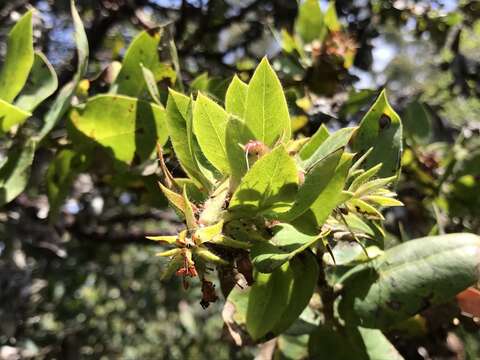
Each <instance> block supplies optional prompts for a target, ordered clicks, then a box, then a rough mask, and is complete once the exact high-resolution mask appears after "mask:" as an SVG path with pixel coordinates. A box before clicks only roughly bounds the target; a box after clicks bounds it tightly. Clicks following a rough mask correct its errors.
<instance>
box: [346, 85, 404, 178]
mask: <svg viewBox="0 0 480 360" xmlns="http://www.w3.org/2000/svg"><path fill="white" fill-rule="evenodd" d="M351 146H352V150H353V151H354V152H365V151H367V150H368V149H369V148H370V147H373V150H372V152H371V153H370V155H369V156H368V157H367V159H366V160H365V163H364V166H365V167H366V168H370V167H372V166H374V165H377V164H379V163H382V164H383V165H382V168H381V169H380V171H379V173H378V176H380V177H388V176H392V175H397V174H398V171H399V168H400V158H401V154H402V123H401V121H400V117H399V116H398V115H397V113H396V112H395V111H394V110H393V109H392V107H391V106H390V105H389V103H388V101H387V96H386V94H385V90H384V91H382V92H381V94H380V96H379V97H378V98H377V100H376V101H375V103H374V104H373V106H372V107H371V108H370V110H369V111H368V113H367V114H366V115H365V117H364V118H363V119H362V121H361V123H360V125H359V127H358V130H357V131H356V133H355V135H354V136H353V137H352V141H351Z"/></svg>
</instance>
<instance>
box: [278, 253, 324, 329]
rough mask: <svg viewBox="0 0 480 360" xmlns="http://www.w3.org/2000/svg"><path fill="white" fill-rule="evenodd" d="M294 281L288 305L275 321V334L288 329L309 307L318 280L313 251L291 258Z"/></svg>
mask: <svg viewBox="0 0 480 360" xmlns="http://www.w3.org/2000/svg"><path fill="white" fill-rule="evenodd" d="M289 264H290V268H291V269H292V272H293V282H292V285H291V288H290V293H289V298H288V302H287V304H288V305H287V307H286V308H285V310H284V311H283V313H282V314H281V316H280V319H279V320H278V321H277V322H276V323H275V326H274V327H273V332H274V334H275V335H278V334H281V333H282V332H284V331H285V330H287V329H288V328H289V327H290V326H291V325H292V324H293V323H294V322H295V320H297V319H298V317H299V316H300V314H301V313H302V312H303V310H304V309H305V308H306V307H307V305H308V303H309V301H310V299H311V297H312V295H313V291H314V290H315V286H316V285H317V281H318V272H319V268H318V263H317V259H316V258H315V255H313V253H312V252H310V251H308V252H304V253H301V254H299V255H297V256H295V257H294V258H293V259H292V260H290V263H289Z"/></svg>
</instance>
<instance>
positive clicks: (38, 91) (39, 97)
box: [15, 53, 58, 112]
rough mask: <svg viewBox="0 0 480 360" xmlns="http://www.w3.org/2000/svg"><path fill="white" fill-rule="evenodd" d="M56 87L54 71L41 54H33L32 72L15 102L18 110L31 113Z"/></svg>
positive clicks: (56, 80)
mask: <svg viewBox="0 0 480 360" xmlns="http://www.w3.org/2000/svg"><path fill="white" fill-rule="evenodd" d="M57 87H58V79H57V74H56V73H55V70H54V69H53V67H52V65H51V64H50V63H49V62H48V59H47V58H46V57H45V55H43V54H42V53H35V60H34V62H33V67H32V70H31V71H30V75H29V77H28V81H27V83H26V85H25V87H24V88H23V90H22V92H21V94H20V96H19V97H18V98H17V100H16V101H15V105H16V106H18V107H19V108H21V109H23V110H25V111H30V112H32V111H33V110H34V109H35V108H36V107H37V106H38V105H40V104H41V103H42V102H43V101H44V100H45V99H46V98H48V97H49V96H50V95H52V94H53V93H54V92H55V90H57Z"/></svg>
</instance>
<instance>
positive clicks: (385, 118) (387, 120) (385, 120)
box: [378, 114, 392, 130]
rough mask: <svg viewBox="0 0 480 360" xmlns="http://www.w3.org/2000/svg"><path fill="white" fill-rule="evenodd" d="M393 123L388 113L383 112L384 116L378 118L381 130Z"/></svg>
mask: <svg viewBox="0 0 480 360" xmlns="http://www.w3.org/2000/svg"><path fill="white" fill-rule="evenodd" d="M391 123H392V120H391V119H390V117H389V116H388V115H386V114H382V116H380V119H379V120H378V127H379V128H380V130H384V129H388V128H389V127H390V124H391Z"/></svg>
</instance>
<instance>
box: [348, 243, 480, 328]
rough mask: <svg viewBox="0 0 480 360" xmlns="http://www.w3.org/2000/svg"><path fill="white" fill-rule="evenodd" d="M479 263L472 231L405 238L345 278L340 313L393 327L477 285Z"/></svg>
mask: <svg viewBox="0 0 480 360" xmlns="http://www.w3.org/2000/svg"><path fill="white" fill-rule="evenodd" d="M479 265H480V238H479V237H478V236H476V235H473V234H449V235H442V236H433V237H426V238H421V239H416V240H412V241H408V242H405V243H403V244H401V245H398V246H395V247H393V248H390V249H388V250H387V251H386V252H385V253H384V254H383V255H381V256H379V257H377V258H375V259H374V260H373V261H371V262H369V263H366V264H363V265H357V266H356V267H355V268H353V269H352V270H351V271H350V272H349V273H347V274H346V275H345V276H344V278H343V279H341V280H340V282H341V283H342V284H343V293H342V299H341V301H340V304H339V312H340V315H341V316H342V318H344V319H345V320H346V321H347V322H348V323H350V324H358V325H361V326H364V327H374V328H388V327H390V326H393V325H394V324H396V323H398V322H400V321H403V320H406V319H407V318H409V317H411V316H413V315H415V314H417V313H419V312H420V311H422V310H424V309H426V308H427V307H429V306H430V305H435V304H440V303H444V302H446V301H448V300H449V299H451V298H453V297H454V296H455V295H456V294H457V293H459V292H460V291H462V290H464V289H465V288H467V287H469V286H470V285H472V284H474V283H475V282H476V281H477V280H478V266H479Z"/></svg>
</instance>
